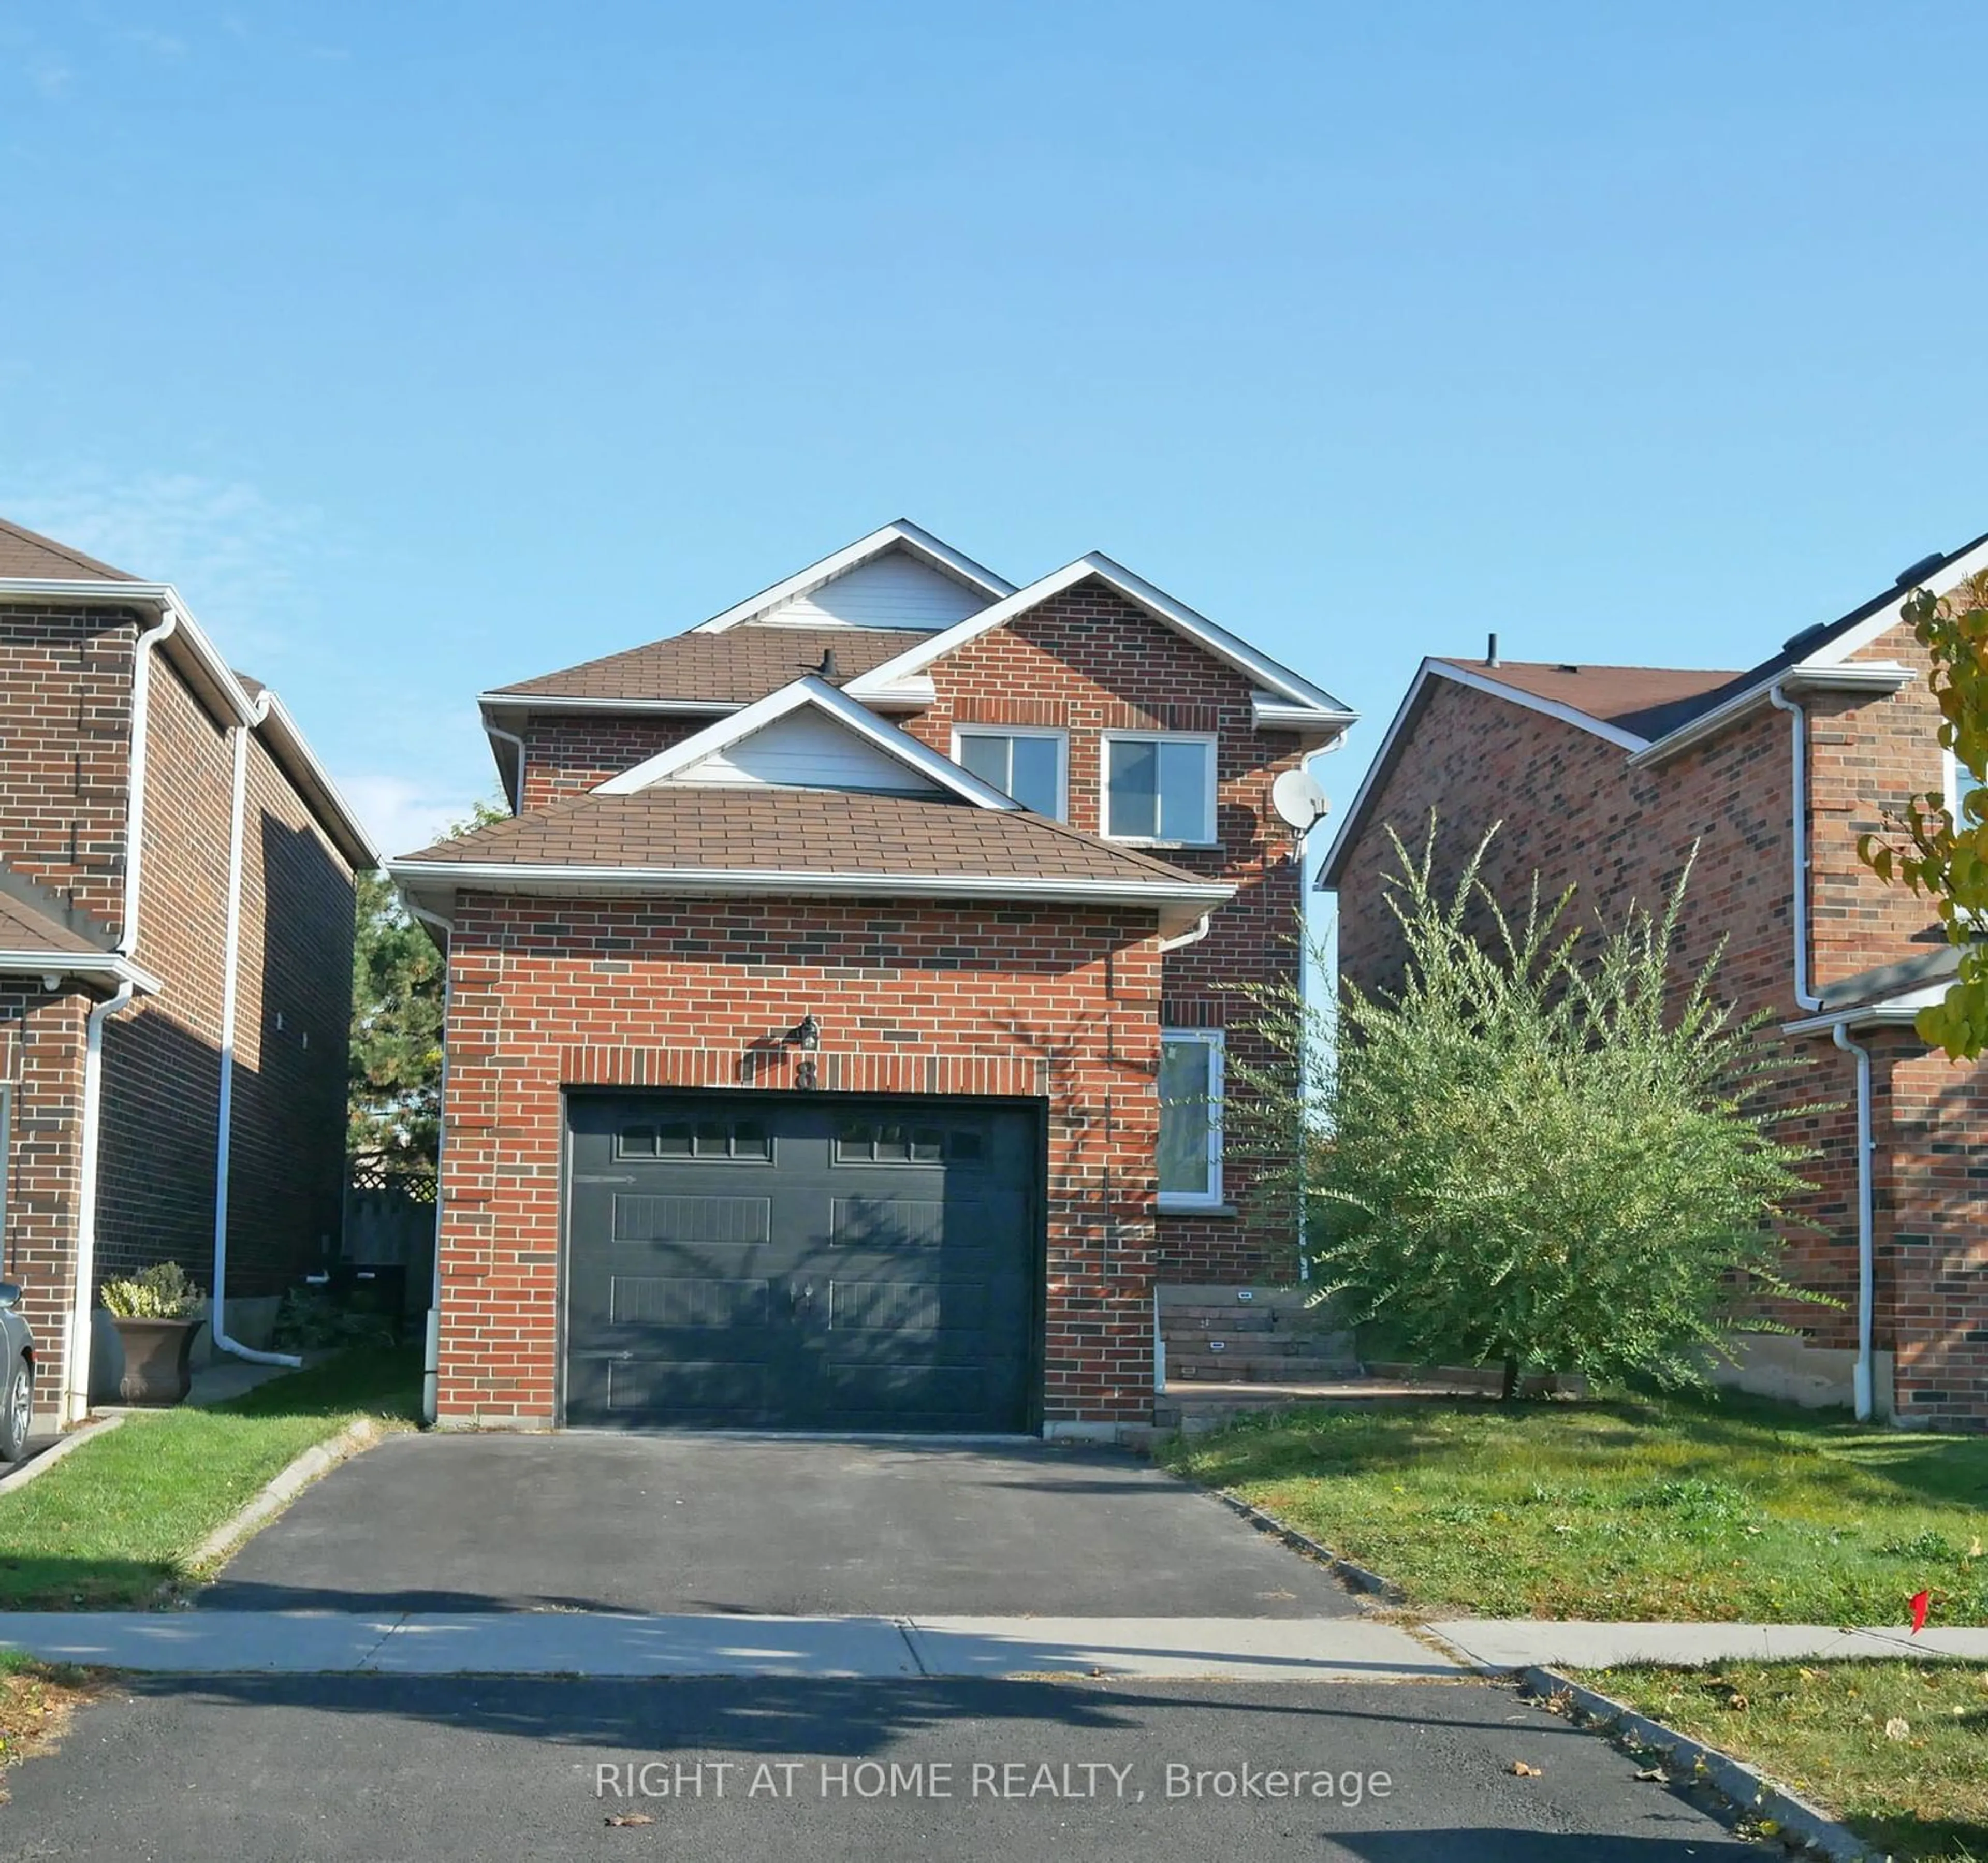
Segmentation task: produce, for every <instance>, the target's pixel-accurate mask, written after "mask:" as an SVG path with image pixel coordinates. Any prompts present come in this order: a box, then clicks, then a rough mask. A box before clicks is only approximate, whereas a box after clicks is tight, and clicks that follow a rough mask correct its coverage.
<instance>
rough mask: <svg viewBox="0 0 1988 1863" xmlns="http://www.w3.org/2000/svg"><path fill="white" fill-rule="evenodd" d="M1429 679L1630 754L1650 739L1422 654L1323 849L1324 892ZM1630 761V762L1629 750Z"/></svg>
mask: <svg viewBox="0 0 1988 1863" xmlns="http://www.w3.org/2000/svg"><path fill="white" fill-rule="evenodd" d="M1431 678H1438V679H1449V680H1453V681H1455V683H1456V684H1457V685H1462V686H1469V688H1471V690H1472V691H1477V692H1488V693H1489V694H1490V695H1491V696H1492V697H1493V698H1502V699H1503V700H1504V701H1505V702H1506V703H1507V704H1509V705H1518V706H1521V707H1523V708H1524V709H1525V710H1526V711H1528V712H1539V713H1540V714H1541V715H1543V716H1544V717H1547V718H1557V719H1558V720H1559V721H1560V723H1562V724H1563V725H1573V726H1574V729H1576V730H1577V731H1585V732H1587V733H1588V734H1589V735H1591V736H1594V737H1597V738H1600V739H1602V741H1603V742H1605V743H1609V744H1613V745H1614V746H1617V747H1618V749H1623V750H1627V751H1629V752H1632V753H1633V752H1637V751H1639V750H1641V749H1644V748H1645V747H1646V746H1648V742H1649V740H1648V739H1647V738H1639V737H1638V736H1637V735H1635V733H1634V732H1628V731H1622V730H1619V729H1617V727H1616V726H1614V725H1611V724H1606V723H1604V722H1603V721H1602V720H1601V719H1600V718H1594V717H1591V715H1589V714H1588V713H1587V712H1582V711H1579V710H1577V709H1576V708H1574V706H1572V705H1562V704H1561V703H1560V702H1559V701H1558V700H1557V699H1553V698H1539V697H1537V696H1536V695H1534V694H1533V693H1530V692H1522V691H1520V690H1519V688H1517V687H1516V686H1509V685H1503V683H1501V682H1500V681H1498V680H1496V679H1493V678H1489V677H1488V676H1487V675H1484V674H1482V673H1476V672H1472V671H1471V670H1470V669H1469V668H1468V667H1462V666H1459V665H1457V664H1455V662H1454V661H1449V660H1437V659H1434V658H1431V659H1425V660H1424V661H1423V662H1422V664H1421V666H1420V667H1419V668H1417V669H1416V672H1415V679H1414V681H1413V683H1412V685H1410V686H1409V688H1408V696H1407V697H1406V698H1404V699H1403V700H1402V701H1401V704H1400V705H1399V706H1398V708H1396V710H1395V715H1394V718H1393V719H1392V720H1391V722H1389V724H1388V734H1387V735H1386V736H1385V737H1384V738H1382V739H1381V748H1380V749H1378V750H1377V751H1376V752H1374V759H1373V761H1372V762H1370V763H1369V764H1368V766H1367V774H1366V775H1365V776H1364V777H1362V778H1361V783H1360V787H1359V789H1358V790H1357V792H1356V793H1355V794H1354V798H1353V803H1352V806H1351V807H1350V808H1348V809H1347V811H1346V816H1345V819H1344V820H1343V821H1341V823H1340V824H1339V832H1338V833H1337V834H1335V835H1334V837H1332V845H1331V846H1330V847H1328V848H1327V850H1326V852H1325V859H1324V862H1323V863H1322V864H1320V867H1319V870H1318V879H1317V882H1316V883H1315V884H1314V885H1313V891H1315V892H1320V893H1328V892H1330V891H1332V890H1333V888H1334V881H1333V880H1332V878H1331V875H1332V874H1334V871H1336V869H1337V866H1338V862H1339V858H1340V856H1341V854H1344V852H1345V851H1346V850H1347V847H1350V846H1351V843H1352V840H1353V837H1354V834H1355V833H1357V831H1358V830H1359V828H1360V825H1361V820H1360V818H1361V813H1362V811H1363V810H1364V809H1365V807H1366V806H1367V799H1368V796H1369V794H1370V793H1371V792H1372V790H1373V788H1374V784H1375V783H1376V782H1377V781H1378V779H1379V778H1380V776H1381V772H1382V771H1383V770H1384V769H1386V768H1387V767H1388V756H1389V753H1390V752H1391V751H1392V750H1393V749H1394V747H1395V739H1396V738H1397V737H1398V736H1399V735H1401V732H1402V730H1403V729H1405V727H1406V725H1407V723H1408V718H1409V715H1411V714H1412V712H1414V710H1415V702H1416V701H1417V700H1418V698H1421V696H1422V690H1423V688H1424V687H1425V686H1426V685H1428V681H1430V679H1431ZM1630 761H1631V762H1635V756H1633V755H1632V756H1631V759H1630Z"/></svg>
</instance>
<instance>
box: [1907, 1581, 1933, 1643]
mask: <svg viewBox="0 0 1988 1863" xmlns="http://www.w3.org/2000/svg"><path fill="white" fill-rule="evenodd" d="M1931 1603H1932V1593H1931V1592H1930V1591H1915V1592H1914V1593H1913V1594H1912V1635H1914V1636H1917V1635H1919V1632H1920V1631H1922V1630H1923V1629H1925V1617H1926V1607H1927V1606H1928V1605H1929V1604H1931Z"/></svg>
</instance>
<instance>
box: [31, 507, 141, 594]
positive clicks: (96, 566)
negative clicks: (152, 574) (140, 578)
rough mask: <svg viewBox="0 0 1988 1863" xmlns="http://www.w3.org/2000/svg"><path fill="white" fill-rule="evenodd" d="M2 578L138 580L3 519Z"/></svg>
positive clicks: (80, 552)
mask: <svg viewBox="0 0 1988 1863" xmlns="http://www.w3.org/2000/svg"><path fill="white" fill-rule="evenodd" d="M0 576H25V577H30V578H32V579H33V580H35V581H37V582H101V581H106V580H108V581H111V582H135V581H136V580H137V577H136V576H130V575H127V573H125V572H124V571H123V570H113V568H112V567H111V566H110V564H109V563H99V562H98V561H97V560H96V558H95V557H94V556H85V555H84V554H83V552H82V551H81V550H79V549H71V548H70V547H69V546H68V545H67V544H66V543H57V542H56V540H55V539H54V538H52V537H45V536H42V535H41V533H39V532H38V531H32V530H24V529H22V527H21V526H19V524H10V523H8V522H7V520H6V519H5V518H0Z"/></svg>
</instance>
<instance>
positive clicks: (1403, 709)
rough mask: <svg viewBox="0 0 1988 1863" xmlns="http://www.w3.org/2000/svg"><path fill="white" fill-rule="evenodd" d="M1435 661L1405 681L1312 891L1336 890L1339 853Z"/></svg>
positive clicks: (1357, 822) (1351, 834)
mask: <svg viewBox="0 0 1988 1863" xmlns="http://www.w3.org/2000/svg"><path fill="white" fill-rule="evenodd" d="M1434 665H1435V661H1433V660H1429V659H1425V660H1424V661H1422V664H1421V665H1420V666H1418V667H1417V668H1415V678H1413V679H1412V680H1410V681H1408V691H1406V692H1405V694H1404V695H1402V698H1401V703H1400V704H1399V705H1397V706H1396V707H1395V715H1394V716H1393V717H1392V718H1390V719H1389V720H1388V729H1387V731H1386V732H1385V733H1384V735H1382V737H1381V747H1380V749H1378V750H1377V751H1375V752H1374V755H1373V756H1372V757H1371V758H1370V759H1368V764H1367V773H1366V774H1365V775H1364V776H1362V777H1361V779H1360V786H1359V788H1358V789H1355V790H1354V792H1353V800H1352V802H1351V804H1349V805H1348V806H1347V811H1346V813H1345V814H1344V816H1342V817H1341V818H1340V823H1339V829H1338V832H1337V833H1335V834H1334V836H1333V837H1332V840H1331V844H1330V846H1328V847H1327V849H1326V850H1325V858H1324V860H1321V861H1320V863H1319V867H1318V877H1317V880H1315V881H1313V883H1312V891H1313V892H1315V893H1330V892H1331V891H1334V890H1335V888H1336V887H1337V881H1335V880H1334V877H1333V875H1334V873H1335V872H1336V871H1337V867H1338V864H1339V858H1340V856H1341V854H1344V853H1345V851H1346V850H1347V848H1348V847H1350V846H1351V844H1352V841H1353V837H1354V834H1355V833H1357V831H1358V830H1359V827H1360V820H1361V816H1362V815H1363V814H1364V813H1365V812H1366V808H1367V799H1368V796H1371V795H1372V794H1373V793H1374V789H1376V788H1377V787H1378V786H1379V784H1380V783H1381V776H1382V773H1383V772H1384V770H1385V769H1387V767H1388V757H1389V756H1390V755H1391V752H1393V750H1394V748H1395V739H1397V738H1398V737H1399V736H1400V735H1401V733H1402V732H1403V731H1404V730H1405V729H1407V728H1408V719H1409V718H1410V716H1411V715H1412V713H1413V712H1414V711H1415V702H1416V701H1417V700H1418V699H1419V698H1421V697H1422V689H1423V688H1424V687H1425V686H1426V685H1428V682H1429V672H1430V669H1431V668H1432V667H1433V666H1434Z"/></svg>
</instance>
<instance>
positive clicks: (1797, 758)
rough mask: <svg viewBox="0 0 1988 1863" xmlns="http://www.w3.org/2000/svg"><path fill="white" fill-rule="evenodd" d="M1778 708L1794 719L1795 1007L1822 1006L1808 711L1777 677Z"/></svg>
mask: <svg viewBox="0 0 1988 1863" xmlns="http://www.w3.org/2000/svg"><path fill="white" fill-rule="evenodd" d="M1767 697H1768V698H1769V700H1770V702H1772V703H1773V706H1774V708H1775V709H1776V710H1777V711H1780V712H1787V713H1789V714H1790V715H1791V716H1792V717H1793V718H1794V721H1795V722H1794V732H1793V739H1794V806H1793V811H1792V813H1793V825H1792V827H1790V836H1791V837H1792V839H1793V841H1794V889H1795V890H1794V928H1795V1006H1796V1007H1797V1009H1821V1007H1822V999H1821V997H1819V996H1816V995H1815V994H1814V992H1812V991H1811V990H1810V988H1809V965H1808V888H1809V865H1810V862H1809V852H1808V714H1807V712H1804V710H1803V709H1802V708H1801V707H1800V705H1797V704H1796V703H1795V702H1794V700H1793V699H1791V698H1789V697H1788V696H1787V694H1786V693H1784V692H1783V691H1782V690H1781V683H1780V681H1779V680H1778V679H1777V680H1776V681H1774V683H1773V685H1771V686H1770V687H1769V688H1767Z"/></svg>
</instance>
